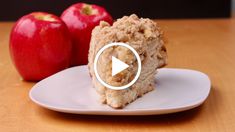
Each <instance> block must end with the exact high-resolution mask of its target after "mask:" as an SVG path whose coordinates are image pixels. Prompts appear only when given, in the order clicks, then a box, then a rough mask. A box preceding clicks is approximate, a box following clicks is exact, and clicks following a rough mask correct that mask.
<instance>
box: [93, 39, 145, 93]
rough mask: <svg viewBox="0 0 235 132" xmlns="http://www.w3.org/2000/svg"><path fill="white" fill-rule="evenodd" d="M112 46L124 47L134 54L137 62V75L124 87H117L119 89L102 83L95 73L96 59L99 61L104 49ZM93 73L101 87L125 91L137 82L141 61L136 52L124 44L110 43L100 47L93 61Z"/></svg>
mask: <svg viewBox="0 0 235 132" xmlns="http://www.w3.org/2000/svg"><path fill="white" fill-rule="evenodd" d="M112 46H123V47H126V48H128V49H130V50H131V51H132V52H133V53H134V55H135V57H136V59H137V62H138V70H137V73H136V75H135V78H134V79H133V80H132V81H131V82H130V83H128V84H126V85H124V86H119V87H117V86H112V85H109V84H107V83H106V82H104V81H103V80H102V79H101V78H100V76H99V74H98V72H97V62H98V59H99V57H100V55H101V54H102V52H103V51H104V50H105V49H107V48H109V47H112ZM94 71H95V76H96V78H97V79H98V81H99V82H100V83H101V84H102V85H104V86H105V87H107V88H110V89H113V90H122V89H126V88H128V87H130V86H131V85H133V84H134V83H135V82H136V81H137V79H138V78H139V76H140V72H141V60H140V57H139V54H138V53H137V52H136V50H135V49H134V48H132V47H131V46H130V45H128V44H125V43H121V42H115V43H110V44H107V45H105V46H104V47H102V48H101V49H100V50H99V51H98V53H97V54H96V56H95V60H94Z"/></svg>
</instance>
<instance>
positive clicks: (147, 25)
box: [88, 14, 167, 108]
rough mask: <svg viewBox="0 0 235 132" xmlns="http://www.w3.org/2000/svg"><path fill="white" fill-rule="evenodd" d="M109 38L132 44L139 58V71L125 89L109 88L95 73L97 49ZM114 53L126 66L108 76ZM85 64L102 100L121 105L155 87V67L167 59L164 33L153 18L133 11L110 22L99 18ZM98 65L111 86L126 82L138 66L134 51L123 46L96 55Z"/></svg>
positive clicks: (161, 64) (113, 40)
mask: <svg viewBox="0 0 235 132" xmlns="http://www.w3.org/2000/svg"><path fill="white" fill-rule="evenodd" d="M112 42H123V43H126V44H128V45H130V46H131V47H133V48H134V49H135V50H136V51H137V53H138V54H139V56H140V59H141V64H142V67H141V73H140V76H139V78H138V80H137V81H136V82H135V84H133V85H132V86H131V87H129V88H127V89H124V90H112V89H109V88H106V87H105V86H103V85H102V84H101V83H100V82H99V81H98V80H97V78H96V76H95V73H94V59H95V56H96V54H97V52H98V51H99V50H100V49H101V48H102V47H103V46H105V45H107V44H110V43H112ZM112 56H115V57H116V58H118V59H120V60H121V61H123V62H125V63H127V64H128V65H129V68H127V69H126V70H124V71H122V72H120V73H118V74H117V75H115V76H111V70H112V61H111V57H112ZM88 60H89V63H88V67H89V72H90V75H91V78H92V83H93V86H94V88H95V89H96V91H97V92H98V94H99V95H100V100H101V102H102V103H106V104H108V105H109V106H111V107H113V108H123V107H125V106H126V105H127V104H129V103H131V102H133V101H134V100H136V99H137V98H138V97H141V96H143V95H144V94H145V93H147V92H149V91H152V90H154V88H155V74H156V73H157V69H158V68H160V67H163V66H164V65H166V63H167V53H166V48H165V46H164V41H163V33H162V31H161V30H160V28H159V26H158V25H157V23H156V22H154V21H152V20H150V19H148V18H139V17H138V16H136V15H135V14H133V15H131V16H124V17H122V18H120V19H117V21H116V22H114V23H113V25H109V24H108V23H106V22H103V21H102V22H100V25H99V26H96V27H95V28H94V29H93V31H92V37H91V42H90V49H89V56H88ZM97 69H98V73H99V75H100V77H101V78H102V80H104V81H105V82H106V83H108V84H110V85H113V86H123V85H125V84H127V83H129V82H130V81H131V80H132V79H133V78H134V77H135V75H136V71H137V69H138V63H137V59H136V58H135V56H134V54H133V53H132V52H131V51H130V50H128V49H127V48H124V47H122V46H114V47H111V48H108V49H107V50H105V51H104V52H103V53H102V54H101V55H100V57H99V59H98V63H97Z"/></svg>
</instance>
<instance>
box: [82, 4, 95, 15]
mask: <svg viewBox="0 0 235 132" xmlns="http://www.w3.org/2000/svg"><path fill="white" fill-rule="evenodd" d="M81 13H82V14H85V15H96V14H98V11H97V9H94V8H92V6H91V5H89V4H84V5H83V7H82V10H81Z"/></svg>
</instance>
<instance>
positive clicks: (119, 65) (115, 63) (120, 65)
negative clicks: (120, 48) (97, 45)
mask: <svg viewBox="0 0 235 132" xmlns="http://www.w3.org/2000/svg"><path fill="white" fill-rule="evenodd" d="M128 67H129V65H127V64H126V63H124V62H122V61H121V60H119V59H117V58H116V57H114V56H112V76H115V75H116V74H118V73H119V72H121V71H123V70H125V69H126V68H128Z"/></svg>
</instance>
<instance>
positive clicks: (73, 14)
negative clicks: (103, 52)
mask: <svg viewBox="0 0 235 132" xmlns="http://www.w3.org/2000/svg"><path fill="white" fill-rule="evenodd" d="M61 18H62V20H63V21H64V22H65V23H66V25H67V27H68V28H69V31H70V33H71V37H72V43H73V49H72V58H71V66H75V65H84V64H87V63H88V50H89V44H90V38H91V32H92V29H93V28H94V27H95V26H97V25H99V22H100V21H106V22H108V23H110V24H112V22H113V19H112V17H111V16H110V15H109V13H108V12H107V11H106V10H105V9H104V8H103V7H100V6H97V5H89V4H85V3H77V4H74V5H72V6H70V7H69V8H68V9H66V10H65V11H64V12H63V13H62V15H61Z"/></svg>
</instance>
